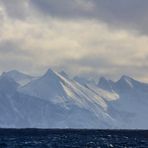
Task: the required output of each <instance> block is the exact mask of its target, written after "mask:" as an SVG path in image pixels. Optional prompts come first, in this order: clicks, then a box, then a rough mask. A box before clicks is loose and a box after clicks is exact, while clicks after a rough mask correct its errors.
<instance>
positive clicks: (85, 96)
mask: <svg viewBox="0 0 148 148" xmlns="http://www.w3.org/2000/svg"><path fill="white" fill-rule="evenodd" d="M0 128H82V129H84V128H85V129H87V128H88V129H92V128H94V129H148V84H146V83H142V82H140V81H137V80H135V79H133V78H131V77H128V76H122V77H121V78H120V79H119V80H118V81H116V82H115V81H112V80H108V79H106V78H104V77H101V78H100V80H99V82H98V83H97V84H96V83H95V82H94V81H91V80H87V79H85V78H83V77H79V76H77V77H74V78H70V77H69V76H68V75H67V74H66V73H65V72H63V71H62V72H59V73H58V72H55V71H53V70H51V69H49V70H48V71H47V72H46V73H45V74H44V75H42V76H40V77H33V76H30V75H27V74H23V73H21V72H19V71H17V70H13V71H9V72H4V73H2V75H1V76H0Z"/></svg>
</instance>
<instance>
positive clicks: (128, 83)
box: [116, 75, 134, 89]
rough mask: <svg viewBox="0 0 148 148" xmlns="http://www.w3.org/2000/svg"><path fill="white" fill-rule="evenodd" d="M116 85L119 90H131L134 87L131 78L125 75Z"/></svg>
mask: <svg viewBox="0 0 148 148" xmlns="http://www.w3.org/2000/svg"><path fill="white" fill-rule="evenodd" d="M116 85H117V87H118V88H119V89H121V88H122V89H131V88H133V87H134V85H133V79H132V78H131V77H129V76H126V75H123V76H122V77H121V78H120V79H119V80H118V81H117V82H116Z"/></svg>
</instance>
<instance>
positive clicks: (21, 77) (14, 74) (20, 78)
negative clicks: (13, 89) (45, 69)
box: [3, 70, 35, 85]
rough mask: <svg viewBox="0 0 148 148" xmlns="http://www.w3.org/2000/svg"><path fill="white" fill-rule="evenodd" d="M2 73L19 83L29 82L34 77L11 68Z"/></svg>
mask: <svg viewBox="0 0 148 148" xmlns="http://www.w3.org/2000/svg"><path fill="white" fill-rule="evenodd" d="M3 74H5V75H6V76H7V77H10V78H12V79H13V80H14V81H16V82H17V83H19V84H20V85H25V84H27V83H29V82H30V81H32V80H33V79H35V77H33V76H30V75H27V74H24V73H22V72H19V71H17V70H11V71H8V72H5V73H3Z"/></svg>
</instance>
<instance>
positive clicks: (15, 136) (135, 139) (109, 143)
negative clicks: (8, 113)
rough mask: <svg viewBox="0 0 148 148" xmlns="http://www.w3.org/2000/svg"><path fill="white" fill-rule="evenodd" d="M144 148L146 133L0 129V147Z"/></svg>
mask: <svg viewBox="0 0 148 148" xmlns="http://www.w3.org/2000/svg"><path fill="white" fill-rule="evenodd" d="M112 147H115V148H118V147H119V148H130V147H131V148H136V147H137V148H148V131H146V130H131V131H130V130H58V129H54V130H39V129H20V130H16V129H0V148H112Z"/></svg>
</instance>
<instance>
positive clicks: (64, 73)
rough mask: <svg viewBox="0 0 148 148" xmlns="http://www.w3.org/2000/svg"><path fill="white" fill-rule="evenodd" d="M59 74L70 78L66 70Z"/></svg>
mask: <svg viewBox="0 0 148 148" xmlns="http://www.w3.org/2000/svg"><path fill="white" fill-rule="evenodd" d="M59 74H60V75H61V76H63V77H64V78H68V79H69V76H68V74H67V73H66V72H65V71H60V72H59Z"/></svg>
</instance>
